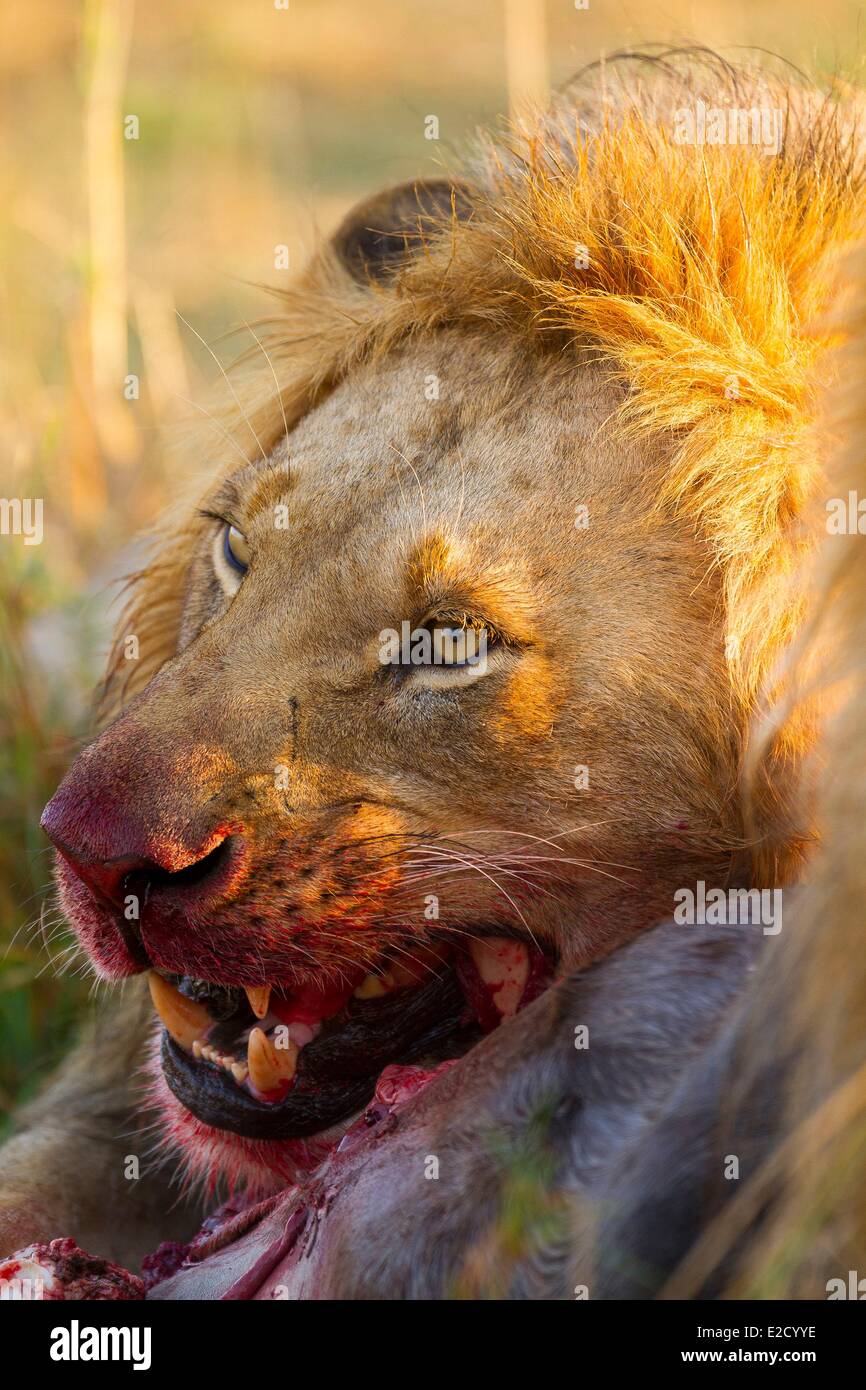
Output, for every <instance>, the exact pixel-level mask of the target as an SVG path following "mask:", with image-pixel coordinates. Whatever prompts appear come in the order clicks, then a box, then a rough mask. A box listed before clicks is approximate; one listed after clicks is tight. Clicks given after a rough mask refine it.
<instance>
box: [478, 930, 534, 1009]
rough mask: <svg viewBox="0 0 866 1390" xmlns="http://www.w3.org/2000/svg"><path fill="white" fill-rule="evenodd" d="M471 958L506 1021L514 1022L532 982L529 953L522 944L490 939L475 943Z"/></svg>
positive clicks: (504, 939)
mask: <svg viewBox="0 0 866 1390" xmlns="http://www.w3.org/2000/svg"><path fill="white" fill-rule="evenodd" d="M469 954H470V955H471V957H472V959H473V961H474V962H475V969H476V970H477V971H478V974H479V975H480V976H481V978H482V980H483V981H484V983H485V985H486V986H487V988H488V990H489V991H490V997H491V999H492V1000H493V1003H494V1004H495V1005H496V1008H497V1009H498V1010H499V1012H500V1013H501V1014H502V1016H503V1018H511V1017H512V1015H513V1014H516V1013H517V1007H518V1005H519V1003H520V1001H521V999H522V998H523V991H524V990H525V988H526V981H527V979H528V978H529V952H528V951H527V949H526V947H525V946H524V944H523V942H522V941H509V940H507V939H506V938H505V937H491V938H488V939H486V940H482V941H473V942H472V944H471V945H470V947H469Z"/></svg>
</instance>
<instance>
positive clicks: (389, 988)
mask: <svg viewBox="0 0 866 1390" xmlns="http://www.w3.org/2000/svg"><path fill="white" fill-rule="evenodd" d="M552 975H553V962H552V961H551V960H550V958H549V957H548V956H546V955H545V954H544V953H543V952H542V951H541V950H539V949H538V948H537V947H536V946H535V945H534V944H527V943H526V942H524V941H522V940H519V939H516V938H508V937H482V938H479V939H477V940H475V941H473V942H472V943H471V944H470V946H469V947H468V948H467V949H466V950H459V951H457V950H454V949H453V948H452V947H450V946H440V945H438V944H434V945H430V946H427V947H421V948H418V950H417V951H416V952H415V958H414V960H413V963H412V964H411V965H405V964H403V963H402V961H401V962H399V963H398V962H395V961H392V960H388V959H387V958H383V960H382V961H381V962H380V964H379V965H378V966H377V969H376V970H375V971H374V972H372V973H371V974H368V975H367V976H365V977H364V978H363V979H362V980H360V982H358V981H355V983H354V984H353V983H351V982H345V981H343V982H340V983H339V984H328V985H319V984H304V985H301V986H299V987H295V988H291V987H285V986H282V985H274V986H271V985H260V986H254V987H253V986H243V987H242V986H232V985H220V984H212V983H209V982H207V981H204V980H199V979H195V978H193V977H191V976H189V975H184V976H180V975H174V974H167V973H166V972H157V971H155V970H152V971H151V972H150V975H149V983H150V990H151V995H152V998H153V1002H154V1006H155V1008H156V1011H157V1014H158V1015H159V1018H160V1020H161V1022H162V1025H163V1038H162V1066H163V1072H164V1074H165V1078H166V1081H167V1083H168V1085H169V1087H170V1088H171V1090H172V1091H173V1093H174V1095H175V1096H176V1097H177V1099H178V1100H179V1101H180V1102H181V1103H182V1104H183V1105H184V1106H185V1107H186V1108H187V1109H188V1110H189V1111H191V1113H192V1114H193V1115H195V1116H197V1118H198V1119H200V1120H203V1121H204V1122H205V1123H206V1124H208V1125H212V1126H214V1127H215V1128H217V1129H224V1130H229V1131H231V1132H232V1133H234V1134H240V1135H243V1136H245V1137H246V1138H250V1139H275V1140H284V1139H296V1138H305V1137H307V1136H309V1135H313V1134H318V1133H320V1132H321V1131H322V1130H325V1129H327V1128H329V1127H330V1126H332V1125H335V1124H337V1123H339V1122H340V1121H342V1120H344V1119H347V1118H348V1117H350V1116H351V1115H353V1114H354V1113H355V1112H357V1111H358V1110H359V1109H360V1108H362V1107H363V1106H364V1105H365V1104H366V1103H367V1102H368V1101H369V1100H370V1098H371V1097H372V1095H373V1093H374V1091H375V1087H376V1081H377V1078H378V1076H379V1074H380V1072H381V1071H382V1070H383V1069H384V1068H385V1067H386V1066H389V1065H392V1064H398V1065H399V1064H408V1063H422V1064H424V1065H430V1066H434V1065H436V1064H437V1063H439V1062H441V1061H444V1060H446V1059H448V1058H452V1057H459V1056H461V1055H462V1054H463V1053H464V1052H466V1051H467V1050H468V1049H469V1048H470V1047H471V1046H472V1045H473V1044H474V1043H475V1042H477V1041H478V1039H479V1038H480V1037H481V1035H482V1034H483V1033H485V1032H489V1031H490V1030H491V1029H492V1028H495V1027H497V1026H498V1025H499V1024H500V1023H502V1022H503V1021H504V1020H506V1019H508V1018H510V1017H512V1016H513V1015H514V1014H515V1013H517V1011H518V1010H519V1009H521V1008H523V1007H524V1006H525V1005H526V1004H528V1003H529V1002H530V1001H531V1000H532V999H534V998H536V997H537V996H538V995H539V994H540V993H541V992H542V990H543V989H545V988H546V986H547V985H548V984H549V983H550V981H551V978H552Z"/></svg>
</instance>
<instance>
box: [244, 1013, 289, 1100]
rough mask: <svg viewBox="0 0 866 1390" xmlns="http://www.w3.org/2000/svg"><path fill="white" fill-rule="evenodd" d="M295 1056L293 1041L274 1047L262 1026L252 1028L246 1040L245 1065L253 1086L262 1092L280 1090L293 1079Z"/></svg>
mask: <svg viewBox="0 0 866 1390" xmlns="http://www.w3.org/2000/svg"><path fill="white" fill-rule="evenodd" d="M297 1057H298V1048H297V1045H296V1044H295V1043H289V1046H288V1047H274V1044H273V1043H272V1042H271V1040H270V1038H269V1037H268V1035H267V1033H265V1032H264V1030H263V1029H262V1028H254V1029H253V1030H252V1032H251V1033H250V1036H249V1040H248V1042H247V1066H248V1067H249V1076H250V1082H251V1083H252V1085H253V1087H254V1088H255V1089H256V1090H257V1091H261V1092H262V1093H263V1094H267V1093H268V1092H270V1091H279V1090H281V1089H282V1088H283V1087H284V1086H285V1085H286V1082H288V1081H292V1080H294V1076H295V1067H296V1063H297Z"/></svg>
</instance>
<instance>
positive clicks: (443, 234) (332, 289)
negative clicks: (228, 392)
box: [110, 51, 863, 761]
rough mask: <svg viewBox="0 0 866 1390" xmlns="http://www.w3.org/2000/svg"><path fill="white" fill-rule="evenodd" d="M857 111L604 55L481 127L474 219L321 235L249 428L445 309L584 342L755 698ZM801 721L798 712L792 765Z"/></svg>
mask: <svg viewBox="0 0 866 1390" xmlns="http://www.w3.org/2000/svg"><path fill="white" fill-rule="evenodd" d="M699 102H703V103H704V104H705V106H706V107H709V108H711V109H714V110H718V109H723V110H726V111H730V110H739V111H745V112H746V113H747V117H746V119H747V120H748V119H749V116H748V113H750V112H752V111H755V112H757V113H758V114H759V115H760V113H761V112H769V113H771V119H772V121H773V122H775V121H778V127H777V129H778V132H779V135H780V141H779V149H778V152H776V153H768V152H767V151H766V149H765V148H764V147H763V146H762V145H761V144H756V143H753V142H752V141H751V140H749V141H747V142H746V143H734V144H731V143H727V144H708V143H707V144H703V145H697V144H695V143H686V142H684V141H683V140H682V139H681V135H682V130H681V128H680V127H681V122H682V119H683V116H682V113H683V112H686V113H688V112H690V111H692V112H693V111H695V110H697V106H698V103H699ZM744 128H745V127H744ZM859 129H860V114H859V101H857V100H855V99H854V97H853V96H851V94H850V93H846V94H841V93H839V92H838V91H837V92H834V93H833V94H831V95H829V96H822V95H821V94H819V93H818V92H817V90H816V89H814V88H812V87H811V86H809V85H808V84H807V83H805V81H803V80H800V79H799V78H797V77H795V76H793V75H791V74H788V73H784V74H782V75H779V74H777V73H775V72H768V71H762V70H760V69H758V68H754V69H740V70H737V69H734V68H733V67H731V66H730V65H729V64H727V63H725V62H723V61H722V60H721V59H718V58H716V57H714V56H713V55H709V54H706V53H703V52H700V51H698V52H683V53H669V54H666V55H654V56H648V55H622V56H621V57H620V58H619V59H618V60H614V61H611V62H610V63H608V64H603V65H598V66H596V67H594V68H593V69H590V70H588V71H587V72H586V73H585V74H584V75H583V76H582V77H581V78H580V79H579V80H578V81H576V82H575V83H574V84H572V85H571V86H570V87H569V89H568V90H567V91H566V92H564V93H563V94H561V96H560V97H559V98H558V100H557V102H556V104H555V106H554V108H553V110H552V111H549V112H546V113H544V114H543V115H541V116H540V117H538V118H537V119H535V120H534V121H531V122H527V123H525V124H523V125H521V126H519V127H514V128H511V129H510V130H508V131H507V132H506V133H504V134H502V135H497V136H488V137H487V138H486V139H484V140H483V141H482V142H481V145H480V149H479V152H478V155H477V157H476V158H475V160H474V161H472V163H471V168H470V172H469V175H468V176H465V177H467V179H468V183H469V185H470V187H471V188H472V190H473V192H472V202H473V213H472V216H471V218H470V219H469V220H468V221H466V222H462V221H458V219H457V217H456V214H455V212H454V211H453V210H452V215H451V217H450V218H449V217H448V215H447V212H446V214H445V215H444V216H443V217H442V218H440V219H438V220H437V219H435V218H432V217H431V218H430V219H429V222H428V224H427V225H426V227H425V236H424V238H423V244H422V247H421V250H420V252H417V251H416V254H414V255H413V256H412V257H411V258H410V259H408V260H407V262H406V263H405V265H404V266H403V267H402V269H401V270H400V271H399V273H398V274H396V275H394V276H392V277H390V278H389V279H387V280H386V281H385V282H384V283H373V282H372V281H371V282H370V283H359V282H358V280H357V279H356V278H354V277H353V275H352V274H351V273H350V271H349V269H348V268H347V267H346V266H345V265H344V264H343V262H342V261H341V259H340V258H339V256H338V254H337V252H336V250H335V249H334V247H333V245H332V244H330V243H327V244H325V245H323V247H322V248H321V249H320V250H319V252H318V253H317V254H316V256H315V257H314V259H313V261H312V263H311V265H310V266H309V267H308V269H307V271H306V272H305V274H304V275H303V277H302V278H301V279H300V280H299V282H298V283H297V285H296V286H295V287H294V288H292V289H291V290H289V291H288V292H286V293H281V294H280V295H279V300H280V310H279V313H278V314H277V315H276V316H274V317H272V318H269V319H266V320H264V321H262V323H261V324H260V325H258V326H257V330H258V334H259V336H260V341H257V344H256V347H255V349H254V351H253V352H252V353H250V354H247V355H246V357H245V359H244V370H243V373H242V374H241V375H242V386H243V402H244V407H245V409H246V411H247V414H248V416H249V420H250V422H251V425H252V427H253V429H254V430H255V433H256V434H257V435H258V437H259V438H260V439H261V441H262V443H263V445H264V447H265V449H268V448H269V447H271V446H272V445H274V444H275V443H276V442H277V441H278V439H279V438H280V437H281V436H282V435H283V433H284V432H285V431H286V428H288V429H291V428H292V426H293V425H294V424H295V423H296V422H297V421H298V419H299V418H300V417H301V416H302V415H303V414H304V413H305V412H306V411H308V410H309V409H310V408H311V407H312V406H313V405H315V403H316V402H317V401H318V400H320V399H321V398H322V396H323V395H324V394H325V393H327V392H328V391H329V390H330V389H331V388H332V387H333V385H334V384H335V383H337V382H338V381H340V380H341V379H342V378H343V377H345V376H346V374H347V373H349V372H350V371H351V370H352V367H353V365H354V364H356V363H358V362H360V361H361V360H364V359H369V358H370V357H374V356H376V355H379V354H385V353H387V352H388V351H389V350H391V349H393V348H394V347H395V346H396V345H397V344H399V343H400V342H401V341H403V340H405V339H406V338H407V337H409V336H413V335H420V334H424V333H429V332H431V331H435V330H436V329H437V328H439V327H441V326H444V325H446V324H447V325H460V326H464V327H465V329H466V330H467V332H484V333H491V332H495V333H501V334H508V335H512V336H513V335H519V336H520V338H521V339H522V340H524V341H525V342H526V344H527V350H528V351H533V352H554V353H558V354H560V355H561V356H562V357H563V358H564V359H567V357H568V355H569V354H573V355H574V358H575V371H576V372H577V371H578V370H579V362H580V360H581V357H582V358H583V360H585V357H586V352H587V350H589V351H591V352H592V353H593V354H594V355H595V356H597V357H598V358H599V359H600V360H602V361H603V362H604V363H605V364H607V365H608V367H609V369H610V371H611V373H612V374H613V375H615V376H616V377H617V378H618V379H619V380H620V381H621V383H622V384H623V387H624V391H623V405H622V409H621V426H622V428H623V429H625V430H628V431H631V432H634V433H638V434H644V435H647V436H652V437H653V438H654V439H656V440H661V441H662V443H663V444H664V446H665V449H664V452H665V458H666V462H665V464H664V466H663V469H662V470H661V472H660V473H659V474H658V476H657V477H653V478H652V479H651V480H650V481H651V483H652V485H653V487H654V488H655V494H656V499H657V505H659V506H664V507H671V508H675V509H677V510H678V511H679V512H680V513H681V514H685V515H688V516H690V517H692V518H693V520H694V523H695V525H696V527H698V528H699V529H700V530H701V532H702V533H703V534H704V536H705V537H706V540H707V543H708V546H709V550H710V554H711V555H712V557H713V559H714V562H715V563H716V564H717V565H719V566H720V567H721V569H722V572H723V574H724V589H725V595H726V604H727V615H726V621H727V641H728V645H727V654H728V656H729V659H730V668H731V676H732V688H733V691H734V694H735V697H736V698H737V699H738V700H739V701H741V702H742V707H743V710H744V713H745V715H746V717H748V716H749V715H751V714H752V712H753V711H754V709H755V707H756V703H757V701H758V697H759V695H760V693H761V691H762V689H764V687H765V685H766V682H767V680H768V677H769V675H770V672H771V671H772V670H773V668H774V666H775V664H776V662H777V660H778V657H779V654H780V652H781V651H783V650H784V649H785V647H786V645H787V644H788V642H789V640H790V639H791V637H792V636H793V635H794V633H795V632H796V630H797V627H798V624H799V621H800V602H799V599H798V591H797V589H796V588H795V587H792V580H794V579H795V578H796V576H797V575H798V574H801V570H802V563H803V560H804V557H805V555H806V553H807V551H808V549H809V547H810V545H811V539H810V538H811V535H812V533H813V532H812V528H810V527H809V526H808V525H806V524H805V517H806V513H807V511H808V506H809V501H810V498H811V496H812V495H813V493H814V491H815V487H816V482H817V480H818V479H819V478H820V476H821V466H822V465H821V459H820V457H819V455H818V451H817V448H816V438H815V435H814V434H813V432H812V431H813V417H814V414H815V407H814V395H815V389H816V385H817V384H819V382H818V378H819V377H820V375H821V370H822V368H821V366H820V364H821V363H823V361H824V354H825V350H826V348H827V347H828V345H829V341H830V337H831V334H830V330H829V329H823V330H822V329H821V328H819V327H818V325H819V324H820V322H821V317H822V314H823V312H824V309H825V306H826V304H827V302H828V299H829V296H830V294H831V292H832V286H833V281H834V268H835V262H836V258H837V256H838V254H839V252H840V250H842V249H843V248H844V247H845V246H846V244H847V243H848V242H849V241H850V239H851V238H852V237H853V236H854V235H855V234H856V233H857V231H858V228H859V227H861V226H862V211H863V201H862V186H863V167H862V154H861V141H860V135H859ZM461 177H464V176H461ZM260 348H261V349H262V352H260V351H259V349H260ZM820 384H823V383H820ZM238 389H239V390H240V389H241V386H240V385H239V387H238ZM223 420H224V424H225V429H226V432H227V438H226V439H225V440H223V441H222V445H221V450H222V451H221V453H218V454H217V455H216V457H215V458H213V464H212V474H211V479H210V482H211V484H212V483H213V480H214V479H213V474H214V473H216V474H218V475H221V474H222V473H224V472H226V471H228V470H230V469H231V468H233V467H235V466H236V463H237V455H238V451H239V450H240V451H241V452H243V453H247V452H248V451H249V450H250V445H251V443H252V436H251V434H250V432H249V426H248V425H247V424H246V423H244V422H242V421H239V420H238V418H237V415H236V414H235V415H232V414H231V413H230V412H226V413H225V414H224V415H223ZM229 445H230V446H231V447H230V448H229V447H228V446H229ZM648 453H649V451H648ZM652 456H653V457H654V458H656V457H657V451H656V452H654V453H653V455H652ZM649 467H650V465H648V468H649ZM652 467H653V468H655V469H658V465H657V464H653V465H652ZM190 510H191V509H190ZM198 525H199V523H198V522H197V521H196V520H195V519H194V518H191V517H190V518H188V519H186V520H185V521H184V522H183V524H182V525H181V526H180V527H179V528H177V530H176V531H174V532H173V533H172V534H171V535H170V536H169V537H168V539H167V541H166V542H165V544H164V546H163V549H162V553H161V556H160V558H159V559H158V560H157V564H156V567H155V568H154V569H153V570H151V571H147V572H146V573H145V574H144V575H143V576H142V577H141V579H140V580H139V582H138V584H137V586H136V588H135V591H134V594H133V602H132V606H131V609H130V611H129V612H128V614H127V616H126V618H125V620H124V632H129V631H134V632H136V633H137V634H138V636H139V639H140V643H141V652H142V661H141V662H140V663H139V664H138V666H137V669H136V671H135V673H134V675H133V677H132V678H131V679H130V680H129V682H128V683H127V684H128V689H129V690H130V691H134V690H135V689H138V688H140V687H141V685H142V684H143V683H144V680H145V679H146V678H148V677H149V675H151V674H152V673H153V671H154V670H156V669H158V667H159V666H160V665H161V664H162V662H163V661H164V660H165V659H166V658H167V657H168V656H169V655H171V653H172V651H173V650H174V647H175V643H176V640H177V624H178V621H179V613H180V607H181V603H182V573H183V568H184V563H185V557H186V555H187V553H188V549H189V545H190V542H191V540H193V539H194V537H195V534H196V532H197V529H198ZM124 666H126V667H127V670H128V664H127V663H125V662H124V661H123V660H122V657H121V659H119V660H117V661H115V662H114V663H113V666H112V669H111V672H110V674H113V675H115V676H116V675H117V674H118V673H119V672H121V671H122V669H123V667H124ZM110 689H111V690H112V692H113V694H112V698H115V699H116V691H115V688H114V682H112V683H111V685H110ZM785 740H787V741H785ZM798 740H800V741H801V740H802V730H800V731H799V732H798V731H797V730H796V728H795V726H794V725H791V724H789V725H788V726H786V733H785V736H784V740H783V742H782V745H781V747H780V750H779V751H780V754H781V758H782V760H783V761H784V759H786V758H787V757H788V755H789V754H790V753H791V752H792V751H793V747H795V746H796V744H797V742H798Z"/></svg>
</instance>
